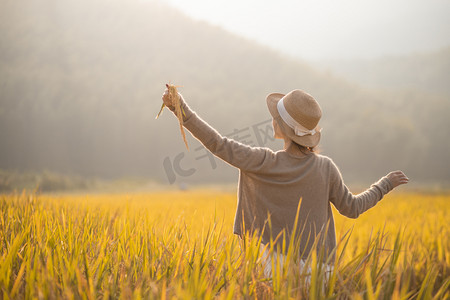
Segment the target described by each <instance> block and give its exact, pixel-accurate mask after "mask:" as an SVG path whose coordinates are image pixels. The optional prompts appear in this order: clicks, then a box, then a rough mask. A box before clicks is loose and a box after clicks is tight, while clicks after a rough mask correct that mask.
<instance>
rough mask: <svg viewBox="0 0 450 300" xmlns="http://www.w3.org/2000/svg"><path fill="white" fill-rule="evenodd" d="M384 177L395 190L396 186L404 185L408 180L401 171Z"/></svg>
mask: <svg viewBox="0 0 450 300" xmlns="http://www.w3.org/2000/svg"><path fill="white" fill-rule="evenodd" d="M386 177H387V178H388V179H389V181H390V182H391V184H392V187H393V188H396V187H397V186H399V185H401V184H406V183H408V182H409V178H408V177H406V175H405V174H404V173H403V172H402V171H394V172H391V173H389V174H387V176H386Z"/></svg>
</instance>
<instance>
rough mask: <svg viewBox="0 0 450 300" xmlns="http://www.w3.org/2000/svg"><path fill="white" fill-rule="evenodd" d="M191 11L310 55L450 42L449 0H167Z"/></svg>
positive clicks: (397, 50)
mask: <svg viewBox="0 0 450 300" xmlns="http://www.w3.org/2000/svg"><path fill="white" fill-rule="evenodd" d="M163 1H167V2H169V3H171V4H173V5H174V6H175V7H177V8H178V9H180V10H182V11H184V12H185V13H186V14H187V15H189V16H191V17H193V18H195V19H199V20H205V21H207V22H209V23H212V24H214V25H218V26H220V27H223V28H225V29H227V30H229V31H232V32H235V33H238V34H240V35H243V36H246V37H249V38H251V39H253V40H256V41H258V42H260V43H263V44H266V45H269V46H271V47H272V48H276V49H278V50H282V51H284V52H286V53H288V54H291V55H294V56H298V57H302V58H304V59H307V60H320V59H334V58H341V59H342V58H373V57H378V56H382V55H396V54H408V53H411V52H423V51H433V50H436V49H439V48H442V47H445V46H449V45H450V17H449V16H450V0H297V1H295V0H276V1H265V0H163Z"/></svg>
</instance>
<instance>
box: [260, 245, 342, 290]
mask: <svg viewBox="0 0 450 300" xmlns="http://www.w3.org/2000/svg"><path fill="white" fill-rule="evenodd" d="M260 251H261V253H263V254H262V259H263V260H262V261H263V264H264V277H266V278H272V256H271V255H270V249H269V247H266V245H264V244H261V246H260ZM273 259H274V262H273V263H274V266H275V267H277V264H279V265H280V270H282V269H283V264H284V262H285V260H286V258H285V256H284V255H283V254H281V253H278V252H274V253H273ZM298 267H299V268H300V271H301V272H303V270H304V268H305V267H306V261H305V260H303V259H302V260H300V263H299V266H298ZM324 267H325V274H326V280H328V279H329V278H330V276H331V274H332V273H333V270H334V266H330V265H325V266H324ZM311 273H312V270H311V266H308V269H307V270H306V272H305V274H306V278H305V283H306V284H309V283H310V282H311Z"/></svg>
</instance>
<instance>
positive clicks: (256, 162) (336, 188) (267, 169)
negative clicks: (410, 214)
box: [183, 103, 392, 258]
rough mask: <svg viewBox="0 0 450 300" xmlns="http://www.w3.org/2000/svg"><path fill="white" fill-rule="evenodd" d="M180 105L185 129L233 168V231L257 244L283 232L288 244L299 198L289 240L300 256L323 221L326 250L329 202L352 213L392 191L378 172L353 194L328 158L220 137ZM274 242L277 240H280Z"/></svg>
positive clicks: (330, 235) (332, 238) (330, 239)
mask: <svg viewBox="0 0 450 300" xmlns="http://www.w3.org/2000/svg"><path fill="white" fill-rule="evenodd" d="M183 107H184V111H185V113H186V115H185V117H184V118H185V120H184V126H185V128H186V129H188V130H189V131H190V132H191V133H192V134H193V135H194V137H196V138H197V139H198V140H199V141H200V142H201V143H202V144H203V145H204V146H205V147H206V148H207V149H209V151H211V152H212V153H213V154H214V155H215V156H217V157H219V158H221V159H222V160H224V161H225V162H227V163H229V164H230V165H232V166H234V167H236V168H238V169H239V185H238V203H237V210H236V216H235V221H234V233H235V234H237V235H239V236H243V234H244V228H245V231H249V232H250V233H252V234H255V233H256V234H261V235H262V243H264V244H266V243H268V242H269V241H270V240H271V238H272V239H275V238H276V237H277V236H278V235H279V234H280V233H282V232H284V233H285V235H284V238H285V239H286V242H287V244H288V243H289V241H290V238H291V233H292V231H293V227H294V221H295V218H296V213H297V208H298V205H299V201H301V206H300V211H299V218H298V220H299V222H298V223H297V226H298V228H297V233H299V232H301V231H302V235H301V236H296V237H295V240H296V241H297V242H299V246H300V251H301V253H302V254H303V255H302V256H303V258H306V256H307V255H308V254H309V252H310V250H311V246H312V244H313V242H314V237H316V236H317V234H319V232H320V231H321V230H322V231H323V229H324V228H326V227H327V224H329V225H328V226H329V227H328V230H327V231H326V232H325V233H324V240H323V243H324V245H325V250H327V251H331V250H332V249H334V248H335V246H336V234H335V227H334V219H333V214H332V211H331V204H333V205H334V206H335V207H336V208H337V210H338V211H339V212H340V213H341V214H343V215H344V216H347V217H350V218H357V217H358V216H359V215H360V214H362V213H363V212H365V211H366V210H368V209H369V208H371V207H373V206H374V205H375V204H377V202H378V201H380V200H381V198H383V196H384V195H385V194H387V193H388V192H389V191H390V190H392V185H391V183H390V181H389V179H388V178H386V177H383V178H382V179H380V180H379V181H378V182H377V183H375V184H373V185H372V186H371V187H370V188H369V189H367V190H366V191H365V192H363V193H361V194H358V195H353V194H352V193H351V192H350V191H349V189H348V188H347V186H345V184H344V181H343V180H342V177H341V174H340V172H339V170H338V168H337V167H336V165H335V164H334V162H333V161H332V160H331V159H330V158H328V157H326V156H323V155H318V154H314V153H310V154H308V155H305V156H303V157H298V156H294V155H292V154H290V153H288V152H286V151H277V152H273V151H272V150H270V149H268V148H259V147H250V146H247V145H244V144H241V143H239V142H237V141H234V140H232V139H229V138H227V137H223V136H221V135H220V134H219V133H218V132H217V131H216V130H215V129H214V128H212V127H211V126H210V125H208V123H206V122H205V121H203V120H202V119H201V118H200V117H198V116H197V114H196V113H194V112H193V111H192V110H191V109H190V108H189V106H187V105H186V104H185V103H183ZM268 216H270V226H269V223H268V222H267V220H268ZM309 235H311V237H310V238H309V239H308V236H309ZM276 242H277V243H278V245H281V240H280V239H279V240H277V241H276Z"/></svg>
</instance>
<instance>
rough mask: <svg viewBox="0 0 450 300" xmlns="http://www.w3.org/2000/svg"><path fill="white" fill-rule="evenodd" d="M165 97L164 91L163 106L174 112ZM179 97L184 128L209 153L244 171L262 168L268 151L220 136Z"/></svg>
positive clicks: (166, 93) (268, 153)
mask: <svg viewBox="0 0 450 300" xmlns="http://www.w3.org/2000/svg"><path fill="white" fill-rule="evenodd" d="M167 95H168V92H167V90H166V92H165V93H164V95H163V101H164V104H166V106H167V107H168V108H169V109H170V110H172V111H174V107H173V106H172V103H171V102H170V99H169V98H168V97H167ZM179 95H180V97H181V99H180V100H181V103H182V104H181V105H182V107H183V110H184V116H183V125H184V127H185V128H186V129H187V130H189V131H190V132H191V133H192V135H193V136H194V137H195V138H197V139H198V140H199V141H200V142H201V143H202V144H203V145H204V146H205V147H206V148H207V149H208V150H209V151H211V152H212V153H213V154H214V155H215V156H217V157H219V158H221V159H222V160H224V161H226V162H227V163H229V164H230V165H232V166H234V167H236V168H239V169H242V170H245V171H257V170H258V169H259V168H261V167H262V165H263V163H264V160H265V159H266V155H270V151H269V150H268V149H266V148H259V147H250V146H248V145H244V144H242V143H239V142H237V141H235V140H233V139H229V138H227V137H223V136H221V135H220V134H219V133H218V132H217V131H216V130H215V129H214V128H212V127H211V126H210V125H209V124H208V123H206V122H205V121H203V120H202V119H201V118H200V117H199V116H198V115H197V114H196V113H195V112H194V111H192V110H191V109H190V107H189V106H188V105H187V104H186V101H185V100H184V98H183V97H182V96H181V94H179Z"/></svg>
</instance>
